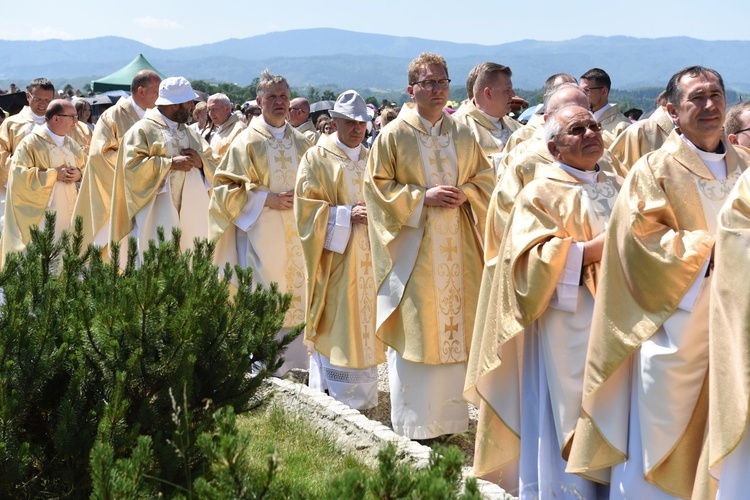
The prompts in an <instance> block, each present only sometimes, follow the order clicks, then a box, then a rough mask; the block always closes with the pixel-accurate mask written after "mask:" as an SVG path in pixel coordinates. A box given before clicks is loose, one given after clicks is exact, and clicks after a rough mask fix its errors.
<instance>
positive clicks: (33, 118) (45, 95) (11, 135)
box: [0, 78, 55, 231]
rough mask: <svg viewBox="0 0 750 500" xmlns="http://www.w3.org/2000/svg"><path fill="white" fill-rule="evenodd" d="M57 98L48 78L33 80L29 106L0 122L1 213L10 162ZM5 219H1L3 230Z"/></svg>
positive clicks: (27, 93)
mask: <svg viewBox="0 0 750 500" xmlns="http://www.w3.org/2000/svg"><path fill="white" fill-rule="evenodd" d="M54 98H55V86H54V85H52V82H50V81H49V80H47V79H46V78H37V79H35V80H32V81H31V83H30V84H29V86H28V88H27V91H26V99H27V100H28V102H29V105H28V106H24V107H23V109H22V110H21V111H20V113H18V114H16V115H13V116H11V117H8V118H6V119H5V121H3V123H2V124H0V213H2V212H4V210H5V208H4V207H5V196H6V191H5V190H6V186H7V184H8V174H9V173H10V163H11V160H12V158H13V153H14V152H15V150H16V148H17V147H18V144H19V143H20V142H21V140H22V139H23V138H24V137H26V136H27V135H29V134H31V131H32V130H33V129H34V127H35V126H36V125H43V124H44V123H45V118H44V114H45V113H46V112H47V106H48V105H49V103H50V102H51V101H52V99H54ZM2 227H3V219H0V231H2Z"/></svg>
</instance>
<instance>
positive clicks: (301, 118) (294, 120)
mask: <svg viewBox="0 0 750 500" xmlns="http://www.w3.org/2000/svg"><path fill="white" fill-rule="evenodd" d="M289 123H290V124H291V125H292V126H293V127H295V128H296V129H297V131H299V132H302V133H303V134H304V135H305V137H307V140H308V141H310V142H311V143H312V144H315V143H316V142H318V137H320V136H319V135H318V131H317V130H315V124H313V122H312V120H311V119H310V103H309V102H308V100H307V99H306V98H304V97H295V98H294V99H292V101H291V102H290V103H289Z"/></svg>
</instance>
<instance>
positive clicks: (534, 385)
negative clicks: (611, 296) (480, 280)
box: [472, 106, 619, 498]
mask: <svg viewBox="0 0 750 500" xmlns="http://www.w3.org/2000/svg"><path fill="white" fill-rule="evenodd" d="M545 136H546V139H547V144H548V148H549V151H550V154H551V155H552V157H553V158H554V162H553V163H552V164H549V165H541V166H539V167H538V168H537V172H536V180H535V181H534V182H532V183H530V184H528V185H527V186H526V187H525V188H524V189H523V190H522V191H521V193H520V194H519V195H518V197H517V200H516V203H515V204H514V206H513V210H512V212H511V214H510V219H509V222H508V229H507V231H506V233H505V239H504V240H503V242H502V246H501V249H500V255H499V263H498V268H497V271H496V273H495V277H494V283H493V290H492V293H491V295H490V299H489V302H490V304H491V306H490V308H489V309H488V318H487V321H486V324H485V328H487V329H490V330H492V331H493V332H492V334H491V335H487V336H486V337H488V338H489V337H492V336H496V337H497V341H496V342H493V343H490V344H486V345H481V346H477V345H476V344H475V345H474V346H473V347H478V349H479V350H480V352H478V353H476V355H478V356H480V357H484V358H486V359H488V360H491V359H493V358H498V357H499V358H500V359H501V360H502V365H501V366H500V367H499V369H498V370H497V371H496V373H494V374H493V375H494V376H493V379H492V385H491V386H487V387H485V388H484V389H485V390H487V391H488V392H487V393H486V394H487V396H486V397H487V400H488V401H490V402H492V404H493V405H494V407H495V408H496V409H497V410H498V413H499V416H500V418H501V421H502V424H501V425H504V426H505V427H506V428H505V432H504V434H505V435H506V436H507V438H506V439H503V440H500V441H493V440H486V439H477V448H478V450H479V454H480V455H485V456H486V455H494V456H495V458H496V460H497V462H498V464H502V465H504V466H505V469H504V472H505V474H503V477H502V484H503V486H504V487H505V488H506V490H510V491H515V490H516V488H518V495H519V497H521V498H526V497H535V498H536V497H545V496H547V495H549V496H551V497H555V496H560V497H566V496H571V497H572V496H574V495H575V496H576V497H578V498H595V497H596V496H597V491H596V490H597V487H596V484H595V483H593V482H591V481H588V480H586V479H583V478H581V477H578V476H575V475H571V474H566V473H565V461H564V460H563V459H562V454H563V451H564V449H565V448H566V447H567V446H568V440H569V438H570V435H571V434H572V432H573V429H574V428H575V425H576V422H577V420H578V416H579V415H580V407H581V391H582V388H583V367H584V364H585V360H586V346H587V344H588V337H589V328H590V325H591V315H592V312H593V308H594V296H595V294H596V289H597V281H598V278H599V261H600V259H601V255H602V248H603V245H604V238H603V237H604V232H605V229H606V227H607V219H608V217H609V214H610V212H611V209H612V205H613V202H614V200H615V197H616V196H617V191H618V189H619V178H618V177H617V176H615V175H614V174H611V173H608V172H604V171H603V170H602V169H601V168H598V166H597V162H598V161H599V159H600V158H601V156H602V153H603V151H604V145H603V141H602V137H601V126H600V125H599V124H598V123H596V120H595V119H594V117H593V115H592V114H591V112H590V111H589V110H588V109H587V108H583V107H579V106H568V107H564V108H562V109H559V110H558V111H556V112H555V113H554V114H553V115H550V116H549V117H548V119H547V120H546V121H545ZM474 356H475V353H474V351H473V350H472V357H474ZM483 382H484V383H485V384H486V383H487V382H488V381H487V380H485V381H483ZM519 396H520V397H519ZM519 438H520V439H519ZM516 461H518V467H519V473H518V476H514V475H513V474H512V473H508V472H509V470H512V466H513V465H515V462H516Z"/></svg>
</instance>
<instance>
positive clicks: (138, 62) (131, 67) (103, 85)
mask: <svg viewBox="0 0 750 500" xmlns="http://www.w3.org/2000/svg"><path fill="white" fill-rule="evenodd" d="M142 69H150V70H153V71H156V73H157V74H158V75H159V76H160V77H161V78H162V80H163V79H164V78H166V76H165V75H164V74H162V73H161V72H160V71H159V70H158V69H156V68H154V67H153V66H151V64H150V63H149V62H148V61H147V60H146V58H145V57H143V54H138V57H136V58H135V59H133V60H132V61H130V63H129V64H128V65H127V66H125V67H124V68H121V69H119V70H117V71H115V72H114V73H112V74H111V75H107V76H105V77H104V78H100V79H98V80H94V81H92V82H91V89H92V90H93V91H94V92H96V93H99V92H106V91H108V90H128V91H129V90H130V82H132V81H133V77H134V76H135V74H136V73H138V72H139V71H140V70H142Z"/></svg>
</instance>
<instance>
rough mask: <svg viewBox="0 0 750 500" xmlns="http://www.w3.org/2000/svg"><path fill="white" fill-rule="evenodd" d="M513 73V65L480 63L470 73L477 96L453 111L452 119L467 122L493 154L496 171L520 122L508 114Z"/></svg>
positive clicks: (488, 151) (482, 143)
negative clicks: (510, 66) (503, 152)
mask: <svg viewBox="0 0 750 500" xmlns="http://www.w3.org/2000/svg"><path fill="white" fill-rule="evenodd" d="M512 75H513V73H512V72H511V70H510V68H509V67H507V66H503V65H502V64H497V63H493V62H485V63H482V64H479V65H477V66H476V67H475V68H474V69H473V70H472V72H471V73H470V78H471V76H473V77H474V85H473V95H474V98H473V99H472V100H471V101H469V102H467V103H466V104H464V105H463V106H461V107H460V108H459V110H458V112H456V113H454V115H453V119H454V120H458V121H460V122H462V123H464V124H465V125H468V126H469V128H470V129H471V132H472V134H474V137H475V138H476V140H477V142H478V143H479V146H481V148H482V150H483V151H484V154H485V155H487V157H488V158H490V161H491V162H492V164H493V166H495V171H496V174H497V171H498V169H499V168H500V161H501V160H502V154H501V151H502V150H503V148H504V147H505V144H506V143H507V142H508V138H510V135H511V134H512V133H513V132H514V131H516V130H517V129H519V128H520V127H521V125H520V124H519V123H518V122H517V121H515V120H513V119H512V118H510V117H508V116H507V115H508V113H509V112H510V105H511V102H512V99H513V96H515V95H516V94H515V93H514V92H513V82H512V81H511V79H510V77H511V76H512ZM467 85H468V84H467Z"/></svg>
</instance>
